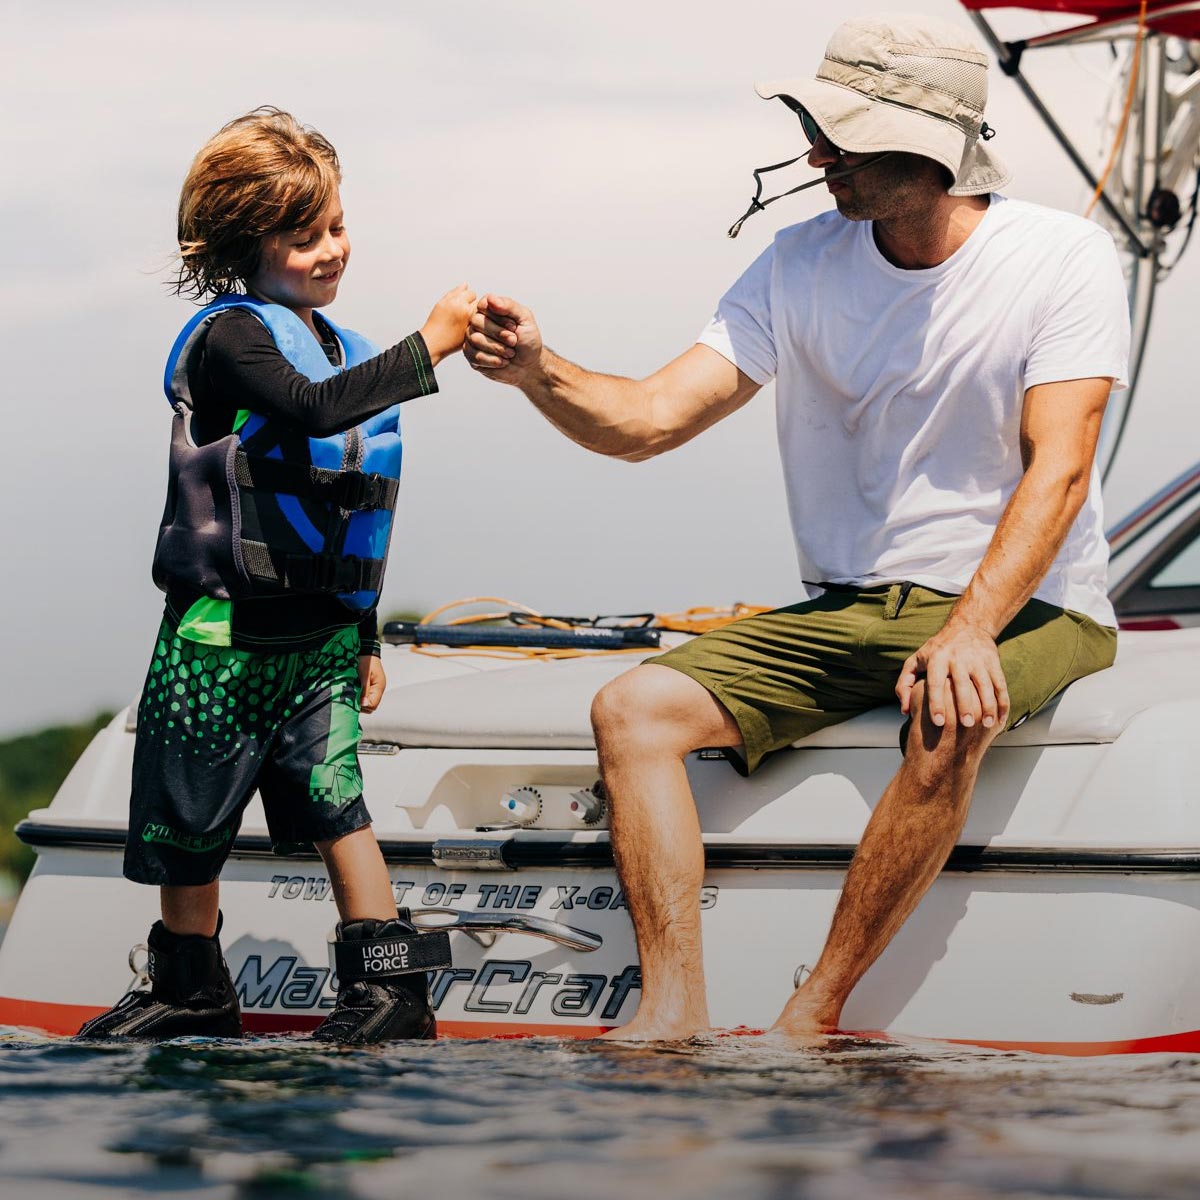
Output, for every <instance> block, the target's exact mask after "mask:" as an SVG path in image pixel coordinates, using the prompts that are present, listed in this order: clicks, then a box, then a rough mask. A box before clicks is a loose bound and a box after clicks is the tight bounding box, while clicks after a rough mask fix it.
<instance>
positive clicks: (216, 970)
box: [75, 914, 242, 1042]
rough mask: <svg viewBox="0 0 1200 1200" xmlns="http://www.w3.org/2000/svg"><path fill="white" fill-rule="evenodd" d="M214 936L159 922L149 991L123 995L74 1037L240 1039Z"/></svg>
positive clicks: (149, 944)
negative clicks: (173, 928) (177, 929)
mask: <svg viewBox="0 0 1200 1200" xmlns="http://www.w3.org/2000/svg"><path fill="white" fill-rule="evenodd" d="M220 933H221V917H220V915H219V914H218V916H217V932H216V933H215V934H213V936H212V937H210V938H209V937H201V936H199V935H197V934H178V933H172V932H171V931H170V930H169V929H168V928H167V927H166V926H165V925H164V924H163V923H162V922H161V921H155V922H154V925H153V926H152V927H151V929H150V936H149V937H148V938H147V939H146V948H147V952H148V959H147V963H146V974H147V976H148V977H149V980H150V986H149V988H144V987H142V988H134V989H132V990H130V991H128V992H126V993H125V995H124V996H122V997H121V999H120V1000H119V1001H117V1003H116V1004H114V1005H113V1007H112V1008H110V1009H109V1010H108V1012H105V1013H101V1014H100V1015H99V1016H98V1017H93V1018H92V1019H91V1020H90V1021H88V1022H87V1023H86V1024H85V1025H84V1026H83V1028H82V1029H80V1031H79V1032H78V1033H77V1034H76V1035H75V1036H76V1038H77V1039H79V1040H81V1041H112V1040H122V1041H127V1040H138V1041H152V1042H161V1041H166V1040H167V1039H168V1038H176V1037H241V1036H242V1013H241V1009H240V1008H239V1007H238V1002H237V995H236V993H235V992H234V988H233V980H232V979H231V978H230V975H229V967H228V966H227V965H226V963H225V958H224V956H223V955H222V954H221V944H220V942H219V941H218V940H217V939H218V937H219V935H220Z"/></svg>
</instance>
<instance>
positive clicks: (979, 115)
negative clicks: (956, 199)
mask: <svg viewBox="0 0 1200 1200" xmlns="http://www.w3.org/2000/svg"><path fill="white" fill-rule="evenodd" d="M755 91H757V92H758V94H759V95H760V96H762V97H763V99H771V98H773V97H776V96H784V97H788V98H789V99H791V100H793V101H795V102H796V103H798V104H801V105H803V106H804V107H805V108H806V109H808V111H809V112H810V113H811V114H812V116H813V119H814V120H815V121H816V122H817V124H818V125H819V126H820V127H821V130H822V132H823V133H824V134H825V136H826V137H827V138H828V139H829V140H830V141H831V142H832V143H833V144H834V145H835V146H837V147H839V148H840V149H842V150H849V151H851V152H852V153H855V154H878V153H879V152H881V151H884V150H903V151H907V152H908V153H910V154H921V155H924V157H926V158H932V159H933V160H934V161H935V162H939V163H941V164H942V166H944V167H946V168H947V170H949V171H950V173H951V174H952V175H953V176H954V186H953V187H951V188H950V194H951V195H952V196H979V195H983V194H984V193H986V192H993V191H996V190H998V189H999V188H1002V187H1003V186H1004V185H1005V184H1006V183H1007V182H1008V180H1009V172H1008V170H1007V168H1005V166H1004V165H1003V164H1002V163H1001V162H1000V160H999V159H997V158H996V156H995V155H994V154H992V152H991V151H990V150H988V148H987V146H986V145H985V141H986V139H987V138H988V137H990V136H991V130H990V129H989V128H988V127H987V126H986V125H985V124H984V120H983V109H984V105H985V104H986V103H987V57H986V56H985V55H984V53H983V52H982V51H981V50H980V49H979V47H978V46H977V45H976V44H975V42H974V41H973V40H972V38H970V37H969V36H968V35H967V34H966V33H964V32H963V31H962V30H961V29H959V28H958V26H956V25H952V24H950V23H948V22H946V21H939V20H937V19H936V18H932V17H927V16H923V15H921V14H916V13H888V14H880V15H876V16H870V17H860V18H858V19H856V20H853V21H847V22H846V23H845V24H844V25H841V26H839V28H838V29H837V30H836V31H835V32H834V35H833V37H832V38H830V40H829V45H828V46H827V47H826V48H825V57H824V59H822V61H821V65H820V67H819V68H818V70H817V77H816V79H782V80H776V81H772V82H770V83H759V84H756V85H755Z"/></svg>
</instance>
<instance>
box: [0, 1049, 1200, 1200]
mask: <svg viewBox="0 0 1200 1200" xmlns="http://www.w3.org/2000/svg"><path fill="white" fill-rule="evenodd" d="M1198 1132H1200V1058H1188V1057H1179V1056H1173V1055H1154V1056H1137V1057H1128V1058H1119V1059H1051V1058H1043V1057H1037V1056H1032V1055H1019V1054H1006V1053H999V1052H989V1051H967V1050H963V1049H962V1048H961V1047H945V1046H940V1045H937V1044H925V1043H907V1044H905V1043H879V1042H868V1041H855V1040H853V1039H847V1038H838V1039H830V1040H828V1041H827V1042H825V1043H822V1044H820V1045H818V1046H816V1047H813V1048H810V1049H806V1050H803V1051H797V1050H789V1049H786V1048H782V1047H780V1046H777V1045H773V1044H770V1043H767V1042H765V1041H763V1040H762V1039H753V1038H729V1039H721V1040H717V1041H714V1042H696V1043H689V1044H687V1045H682V1046H672V1047H646V1048H642V1047H635V1046H611V1045H606V1044H605V1045H602V1044H598V1043H587V1042H573V1041H557V1040H553V1039H531V1040H528V1041H502V1042H486V1041H479V1042H463V1041H459V1042H452V1041H444V1042H437V1043H434V1044H416V1045H408V1044H398V1045H393V1046H388V1047H380V1048H372V1049H367V1050H357V1051H347V1050H331V1049H329V1048H326V1047H318V1046H315V1045H313V1044H312V1043H305V1042H303V1041H293V1040H288V1039H271V1038H260V1039H253V1040H247V1041H243V1042H233V1041H229V1042H217V1041H190V1042H189V1041H180V1042H172V1043H167V1044H165V1045H160V1046H102V1047H101V1046H81V1045H76V1044H73V1043H71V1042H69V1041H64V1040H57V1039H51V1038H45V1039H38V1040H33V1039H30V1038H28V1037H27V1036H26V1035H22V1034H18V1033H15V1032H13V1033H7V1034H0V1190H2V1191H3V1193H4V1194H10V1193H11V1194H19V1195H21V1196H22V1198H25V1197H29V1198H30V1200H42V1198H43V1197H45V1198H47V1200H48V1198H49V1197H54V1198H55V1200H58V1198H60V1197H75V1196H78V1197H80V1198H81V1200H87V1198H94V1200H112V1198H114V1197H117V1196H121V1197H139V1196H151V1195H154V1196H176V1195H177V1196H180V1197H188V1198H192V1197H195V1198H197V1200H218V1198H219V1200H263V1198H265V1197H304V1198H305V1200H312V1198H317V1197H325V1196H329V1197H335V1196H336V1197H339V1198H348V1200H377V1198H378V1200H384V1198H386V1200H398V1198H400V1200H403V1198H407V1197H409V1196H414V1197H415V1196H420V1197H423V1198H424V1197H457V1196H468V1195H469V1196H477V1197H495V1198H497V1200H509V1198H511V1200H531V1198H536V1197H547V1198H549V1197H554V1198H555V1200H558V1198H559V1197H562V1196H569V1197H571V1200H592V1198H593V1197H594V1198H595V1200H613V1198H614V1197H618V1198H619V1200H624V1197H637V1198H640V1197H643V1196H652V1197H654V1200H685V1198H686V1200H706V1198H709V1197H712V1198H717V1197H730V1196H736V1197H738V1198H739V1200H741V1198H743V1197H744V1198H746V1200H864V1198H873V1197H881V1198H882V1197H887V1198H888V1200H908V1198H909V1197H913V1198H916V1197H920V1198H921V1200H941V1198H942V1197H945V1198H946V1200H991V1198H994V1197H1000V1196H1004V1197H1021V1198H1027V1200H1042V1198H1048V1197H1078V1198H1088V1200H1149V1198H1162V1200H1174V1198H1175V1197H1179V1198H1181V1200H1182V1198H1183V1197H1187V1198H1189V1200H1191V1198H1192V1197H1195V1196H1196V1195H1197V1194H1200V1187H1198V1186H1197V1183H1196V1181H1197V1179H1200V1138H1198V1137H1197V1133H1198Z"/></svg>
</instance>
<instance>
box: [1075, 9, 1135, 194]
mask: <svg viewBox="0 0 1200 1200" xmlns="http://www.w3.org/2000/svg"><path fill="white" fill-rule="evenodd" d="M1146 3H1147V0H1142V3H1141V7H1140V8H1139V10H1138V27H1137V39H1136V40H1135V41H1134V43H1133V67H1132V68H1131V70H1130V72H1129V88H1128V89H1127V91H1126V93H1125V110H1124V112H1122V113H1121V123H1120V124H1119V125H1118V126H1117V136H1116V138H1115V139H1114V140H1113V145H1112V150H1111V151H1109V155H1108V162H1107V163H1106V164H1105V167H1104V171H1103V173H1102V174H1101V176H1100V181H1099V183H1097V184H1096V190H1095V191H1094V192H1093V193H1092V199H1091V201H1090V203H1089V204H1088V206H1087V208H1086V209H1085V210H1084V213H1083V215H1084V216H1085V217H1090V216H1091V215H1092V209H1094V208H1095V207H1096V204H1097V202H1098V201H1099V199H1100V197H1101V196H1102V195H1103V194H1104V185H1105V184H1106V183H1108V177H1109V176H1110V175H1111V174H1112V170H1113V167H1114V166H1116V162H1117V155H1118V154H1119V153H1120V151H1121V146H1122V145H1123V144H1124V142H1125V130H1126V129H1127V128H1128V125H1129V114H1130V113H1131V112H1133V97H1134V92H1135V91H1136V89H1137V81H1138V72H1139V71H1140V69H1141V65H1142V42H1144V41H1145V40H1146Z"/></svg>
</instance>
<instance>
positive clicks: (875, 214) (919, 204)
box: [834, 151, 946, 221]
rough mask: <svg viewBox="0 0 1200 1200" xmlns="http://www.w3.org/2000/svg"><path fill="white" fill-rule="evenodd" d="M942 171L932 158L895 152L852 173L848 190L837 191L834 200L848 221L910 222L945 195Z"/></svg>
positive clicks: (847, 181)
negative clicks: (838, 193) (872, 164)
mask: <svg viewBox="0 0 1200 1200" xmlns="http://www.w3.org/2000/svg"><path fill="white" fill-rule="evenodd" d="M941 170H942V168H941V167H940V166H939V164H937V163H935V162H934V161H933V160H932V159H928V158H923V157H922V156H921V155H919V154H906V153H902V152H900V151H892V152H891V153H889V154H888V156H887V157H886V158H884V159H881V160H880V161H879V162H878V163H876V164H875V165H874V166H870V167H867V168H866V169H864V170H862V171H859V172H858V173H857V174H856V175H852V176H850V177H849V178H848V179H847V180H846V186H847V188H848V189H849V190H848V191H847V192H843V193H842V194H841V195H836V194H835V195H834V202H835V203H836V204H837V209H838V212H840V213H841V214H842V216H843V217H845V218H846V220H848V221H909V220H912V219H913V218H914V217H919V216H920V215H921V214H923V213H927V212H928V211H929V209H930V207H931V206H932V204H933V203H934V202H935V201H936V200H937V199H939V198H940V197H941V196H944V195H945V194H946V188H945V183H944V180H943V179H942V176H941V173H940V172H941Z"/></svg>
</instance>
